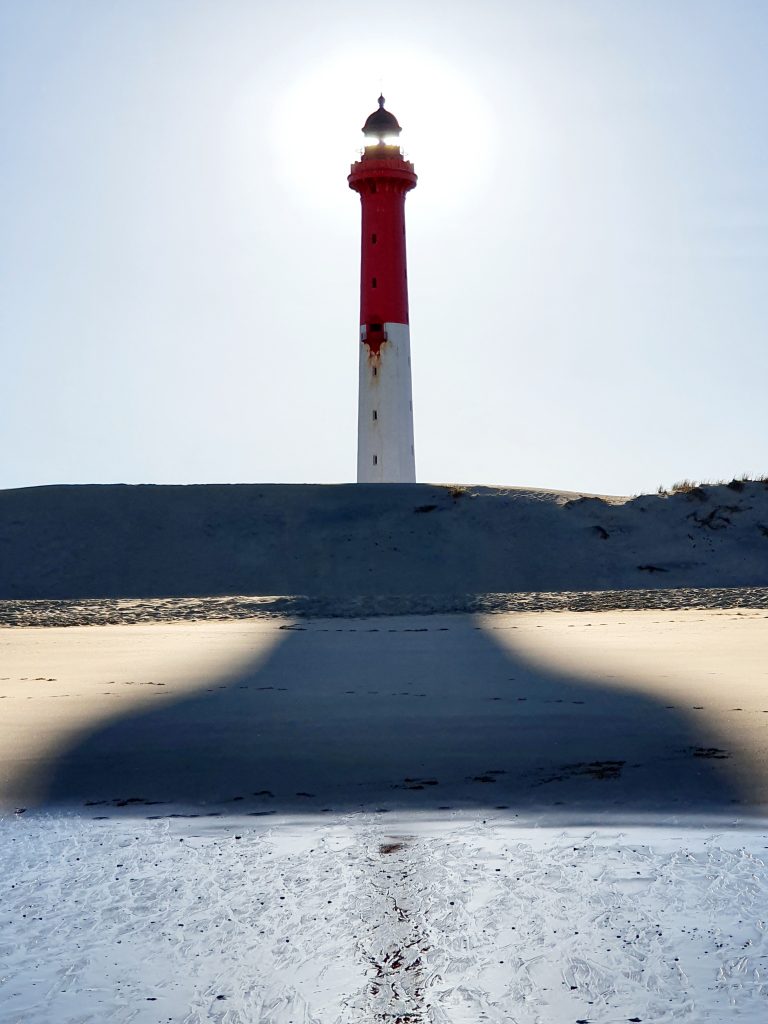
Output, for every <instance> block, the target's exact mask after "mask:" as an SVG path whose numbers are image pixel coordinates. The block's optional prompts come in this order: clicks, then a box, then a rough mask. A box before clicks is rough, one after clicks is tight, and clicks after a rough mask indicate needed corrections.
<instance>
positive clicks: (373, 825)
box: [0, 602, 768, 1024]
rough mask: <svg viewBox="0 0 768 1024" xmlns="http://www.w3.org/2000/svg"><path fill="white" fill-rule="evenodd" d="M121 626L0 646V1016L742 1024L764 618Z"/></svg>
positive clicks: (222, 1023) (497, 616)
mask: <svg viewBox="0 0 768 1024" xmlns="http://www.w3.org/2000/svg"><path fill="white" fill-rule="evenodd" d="M99 607H101V606H99ZM141 607H142V609H143V610H142V612H141V615H142V617H143V618H144V620H145V621H139V622H134V623H130V622H128V623H126V618H130V616H131V614H132V613H131V611H130V603H129V604H125V603H119V605H118V606H114V605H113V606H112V612H111V613H110V614H118V615H119V616H122V621H123V623H124V624H122V625H100V626H99V625H74V624H72V623H73V622H75V621H76V617H74V618H73V616H75V615H76V613H75V612H74V611H73V609H72V607H71V606H70V607H69V612H68V613H65V611H64V610H63V609H62V607H59V606H57V607H56V608H54V609H53V612H54V613H55V615H54V620H55V617H56V616H58V621H67V622H69V623H70V625H66V626H61V625H60V626H49V627H44V626H25V627H22V628H18V627H5V628H2V629H0V664H1V665H2V678H0V794H1V796H2V805H3V807H4V808H5V811H4V812H0V879H2V892H3V896H2V911H3V912H2V915H0V962H2V969H0V1020H2V1021H3V1024H91V1022H93V1024H96V1022H101V1021H104V1020H107V1019H108V1020H110V1021H114V1022H116V1024H129V1022H130V1024H170V1022H173V1024H203V1022H209V1021H213V1022H218V1024H253V1022H259V1024H262V1022H263V1024H267V1022H268V1024H296V1022H301V1024H360V1022H363V1021H366V1022H368V1021H370V1022H379V1024H394V1022H399V1024H465V1022H466V1024H469V1022H472V1024H475V1022H479V1021H488V1022H492V1024H502V1022H503V1024H509V1022H517V1024H544V1022H546V1024H575V1022H580V1024H616V1022H619V1021H621V1022H624V1021H633V1022H637V1021H641V1022H651V1021H652V1022H653V1024H680V1022H688V1024H701V1022H712V1024H722V1022H724V1021H726V1020H731V1019H738V1020H740V1021H745V1022H748V1024H762V1022H763V1021H764V1020H765V1019H766V1016H767V1015H768V980H766V975H765V971H766V967H765V965H766V963H768V939H766V914H765V908H766V906H768V867H766V863H765V855H766V851H767V850H768V819H767V818H766V815H765V811H766V804H768V765H767V763H766V761H767V759H766V750H767V749H768V743H766V739H768V733H767V732H766V730H768V659H766V657H765V654H766V644H765V637H766V617H768V612H766V611H765V610H764V609H762V608H724V607H721V608H717V607H709V608H696V609H687V610H681V609H674V608H672V609H670V608H663V609H658V608H646V609H644V610H631V609H621V610H612V611H605V610H600V609H596V610H595V609H593V610H590V611H581V612H575V611H558V612H531V611H517V612H496V613H494V614H474V615H470V614H454V615H401V616H389V617H386V616H379V617H366V618H354V617H345V618H338V617H335V618H326V619H315V618H307V617H301V618H289V617H285V616H279V615H276V614H274V610H272V611H267V612H266V613H265V614H264V615H262V616H261V617H259V616H258V615H257V616H256V617H253V618H239V619H234V620H228V621H227V620H221V619H218V618H215V617H214V618H212V619H206V618H205V615H204V610H205V609H204V605H202V606H201V605H199V604H197V605H196V610H195V611H194V612H193V615H192V617H190V618H188V619H184V618H182V620H181V621H179V618H178V615H179V607H178V605H175V604H173V603H170V604H169V603H168V602H155V603H152V602H149V603H147V602H145V603H143V604H142V606H141ZM216 607H217V608H218V611H219V612H220V611H221V608H220V606H218V605H217V606H216ZM115 608H117V611H115ZM103 611H104V609H103V608H101V610H100V611H98V610H97V613H98V614H102V612H103ZM188 611H189V609H187V611H186V612H185V613H184V614H185V615H186V614H187V612H188ZM17 612H19V609H18V608H17V610H16V612H14V614H16V613H17ZM21 614H22V615H23V616H27V618H28V617H29V616H32V617H34V616H35V615H38V616H39V615H40V614H44V615H46V616H50V615H51V608H50V607H47V608H46V609H41V608H37V610H34V609H32V610H30V609H29V608H27V609H26V610H24V609H21ZM67 614H68V615H69V618H67V617H66V615H67ZM89 614H90V613H89ZM215 614H218V612H217V613H215ZM153 615H154V619H153V618H152V616H153ZM62 617H63V618H62ZM174 619H175V620H174ZM147 620H149V621H147ZM38 621H39V619H38ZM47 621H51V619H50V618H49V619H48V620H47Z"/></svg>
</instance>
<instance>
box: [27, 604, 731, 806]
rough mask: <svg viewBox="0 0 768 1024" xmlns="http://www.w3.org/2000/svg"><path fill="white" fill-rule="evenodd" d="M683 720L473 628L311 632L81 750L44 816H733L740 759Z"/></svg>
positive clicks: (330, 627) (349, 624)
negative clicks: (76, 811) (71, 811)
mask: <svg viewBox="0 0 768 1024" xmlns="http://www.w3.org/2000/svg"><path fill="white" fill-rule="evenodd" d="M284 628H285V627H284ZM692 718H693V716H689V715H687V714H685V713H684V712H683V711H681V710H676V709H670V708H669V707H667V706H665V705H664V704H663V703H661V702H660V701H658V700H655V699H652V698H651V697H649V696H647V695H646V694H640V693H638V692H631V691H627V690H626V689H624V690H620V689H618V688H612V687H610V686H609V685H608V684H606V682H604V681H600V680H598V679H595V680H594V681H593V680H585V679H584V678H583V677H579V678H576V677H569V676H568V675H567V674H563V673H559V672H555V671H549V670H547V669H545V668H542V667H541V666H540V665H537V664H533V663H532V662H531V661H530V659H528V658H526V657H525V656H523V655H522V653H516V652H515V651H514V649H512V650H510V649H508V648H506V647H505V648H502V647H501V646H500V645H499V644H497V643H496V642H495V641H494V640H493V639H492V638H491V637H490V636H489V634H488V632H486V631H484V630H483V629H481V628H479V626H478V625H477V622H476V620H474V619H472V618H471V617H468V616H464V617H458V616H454V617H451V616H445V617H439V616H433V617H424V618H423V619H416V618H409V619H398V618H391V619H374V620H354V621H350V620H325V621H306V622H304V623H303V624H300V625H293V626H291V627H290V629H289V631H288V632H287V638H286V642H284V643H283V644H281V645H278V646H277V647H276V649H275V650H274V651H273V653H272V654H271V656H270V657H269V658H268V659H267V660H266V662H263V661H261V662H259V663H258V665H257V664H256V662H254V667H253V669H248V668H246V669H244V670H242V671H240V672H238V674H237V675H236V676H229V677H227V678H223V679H222V678H218V679H215V680H211V681H210V682H209V684H208V685H207V686H206V688H205V690H201V691H200V692H196V693H195V694H194V695H193V696H189V695H186V696H184V697H183V698H180V699H174V698H173V697H172V696H169V697H166V698H165V699H164V702H163V705H162V707H159V708H157V709H154V708H153V709H149V710H141V711H139V712H136V711H133V712H131V713H127V714H126V715H125V716H124V717H121V718H119V719H117V720H115V721H113V722H111V723H110V724H108V725H106V726H105V727H103V728H99V729H96V730H95V731H93V732H92V733H90V734H89V735H87V736H85V737H84V738H83V739H81V740H80V741H79V742H77V743H76V744H75V745H73V746H72V747H71V748H70V749H68V750H66V751H65V752H63V753H62V754H61V756H60V757H59V759H58V760H57V762H56V764H55V767H54V771H53V773H52V774H51V776H50V779H49V783H48V786H47V793H46V797H45V799H44V803H45V805H46V806H61V805H69V806H72V805H76V806H80V807H82V806H83V805H87V806H89V807H109V806H123V807H125V806H135V808H136V809H137V810H138V809H140V808H142V807H144V806H146V805H149V804H152V803H154V802H165V803H167V804H169V805H173V806H174V809H176V810H186V811H187V812H189V813H201V808H203V807H205V808H206V809H207V811H208V812H210V811H211V809H213V808H216V809H217V810H219V811H222V812H223V813H226V812H227V811H230V812H234V811H238V812H241V813H247V814H254V815H267V814H270V813H276V812H297V813H328V812H345V811H354V810H366V811H382V810H397V809H401V808H408V809H414V810H415V809H420V810H438V809H441V810H448V809H459V808H468V807H475V808H486V807H487V808H499V809H503V810H506V811H508V812H509V813H510V814H518V813H519V814H522V813H528V812H537V811H543V812H553V811H556V812H558V813H559V814H560V815H561V816H564V817H568V818H571V819H574V820H575V819H579V820H582V821H586V820H589V818H590V817H591V816H592V815H599V814H603V813H606V812H610V813H611V814H612V815H617V816H620V817H626V818H627V819H629V818H631V817H633V816H638V815H642V814H644V813H646V812H663V813H668V814H672V815H678V814H683V813H698V814H710V813H711V814H714V813H722V812H729V813H733V811H734V805H735V804H739V803H742V804H745V803H748V802H749V795H748V794H746V793H744V792H741V791H739V786H738V784H737V782H736V781H735V776H734V774H733V765H734V761H733V758H736V757H737V756H738V754H737V753H734V752H729V751H720V750H718V747H717V742H716V737H713V736H712V735H711V734H710V733H709V732H708V731H707V728H706V727H705V726H703V725H702V726H699V725H697V724H695V723H694V721H693V720H692ZM166 812H167V808H163V807H157V809H154V808H153V809H152V811H151V813H157V814H163V813H166ZM94 813H108V812H107V811H103V812H96V811H94ZM147 813H149V812H147Z"/></svg>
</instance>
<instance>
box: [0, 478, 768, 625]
mask: <svg viewBox="0 0 768 1024" xmlns="http://www.w3.org/2000/svg"><path fill="white" fill-rule="evenodd" d="M736 586H740V587H744V586H751V587H755V586H768V487H766V485H765V484H764V483H760V482H756V483H747V484H738V483H737V484H735V486H729V485H723V486H712V487H707V488H703V489H697V490H696V491H692V492H689V493H687V494H682V493H681V494H674V495H669V496H660V495H643V496H640V497H637V498H616V497H599V496H581V495H577V494H570V493H563V492H557V491H539V490H530V489H528V490H526V489H520V488H518V489H514V488H491V487H447V486H434V485H428V484H415V485H369V486H359V485H333V486H319V485H288V484H273V485H266V484H258V485H257V484H240V485H193V486H186V487H181V486H179V487H173V486H123V485H110V486H52V487H35V488H24V489H19V490H9V491H3V492H0V598H5V599H13V598H16V599H25V598H26V599H29V598H105V597H153V596H162V597H166V596H167V597H173V596H177V597H183V596H194V597H200V596H204V595H228V594H240V595H270V594H301V595H306V596H309V597H313V596H314V597H329V596H331V597H343V598H344V599H345V600H349V599H350V597H353V596H360V595H362V596H366V595H368V596H371V595H376V596H381V595H422V596H424V597H425V598H432V599H437V598H439V601H438V602H437V605H438V606H440V607H450V601H451V599H453V598H455V597H457V596H460V595H466V594H485V593H508V592H519V591H563V590H565V591H583V590H626V589H637V588H651V589H655V588H666V587H736ZM433 603H434V600H433Z"/></svg>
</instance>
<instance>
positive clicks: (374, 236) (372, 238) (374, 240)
mask: <svg viewBox="0 0 768 1024" xmlns="http://www.w3.org/2000/svg"><path fill="white" fill-rule="evenodd" d="M371 242H372V243H373V244H374V245H376V235H375V234H373V235H371Z"/></svg>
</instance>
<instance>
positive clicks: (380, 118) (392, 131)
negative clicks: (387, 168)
mask: <svg viewBox="0 0 768 1024" xmlns="http://www.w3.org/2000/svg"><path fill="white" fill-rule="evenodd" d="M384 102H385V101H384V97H383V96H379V109H378V110H374V112H373V113H372V114H371V115H370V116H369V117H368V118H367V120H366V122H365V124H364V125H363V135H365V137H366V138H367V139H377V140H378V141H379V142H382V141H383V140H384V139H385V138H386V137H387V136H391V135H399V134H400V132H401V131H402V129H401V128H400V125H399V123H398V120H397V118H396V117H395V115H394V114H391V113H390V112H389V111H388V110H385V109H384Z"/></svg>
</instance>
